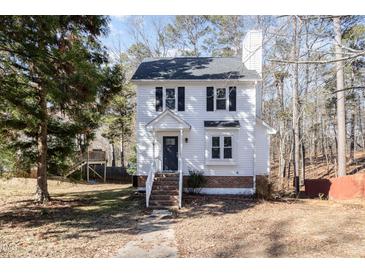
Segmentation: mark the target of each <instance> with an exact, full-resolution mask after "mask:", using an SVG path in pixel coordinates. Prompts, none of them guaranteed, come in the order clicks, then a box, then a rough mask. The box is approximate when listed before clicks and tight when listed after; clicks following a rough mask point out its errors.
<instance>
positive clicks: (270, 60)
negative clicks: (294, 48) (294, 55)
mask: <svg viewBox="0 0 365 274" xmlns="http://www.w3.org/2000/svg"><path fill="white" fill-rule="evenodd" d="M362 55H365V50H364V51H361V52H359V53H357V54H354V55H351V56H348V57H344V58H339V59H332V60H318V61H316V60H307V61H301V60H293V61H290V60H278V59H268V61H269V62H275V63H285V64H329V63H336V62H340V61H346V60H350V59H354V58H357V57H359V56H362Z"/></svg>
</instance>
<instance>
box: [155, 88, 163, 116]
mask: <svg viewBox="0 0 365 274" xmlns="http://www.w3.org/2000/svg"><path fill="white" fill-rule="evenodd" d="M156 111H162V87H156Z"/></svg>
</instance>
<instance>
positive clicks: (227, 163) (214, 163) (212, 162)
mask: <svg viewBox="0 0 365 274" xmlns="http://www.w3.org/2000/svg"><path fill="white" fill-rule="evenodd" d="M205 165H206V166H235V165H237V163H236V161H234V160H208V161H205Z"/></svg>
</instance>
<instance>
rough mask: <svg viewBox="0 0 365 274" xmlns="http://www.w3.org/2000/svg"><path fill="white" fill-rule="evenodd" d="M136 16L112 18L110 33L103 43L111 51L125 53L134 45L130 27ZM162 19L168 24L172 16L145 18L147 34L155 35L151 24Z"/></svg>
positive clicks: (103, 39)
mask: <svg viewBox="0 0 365 274" xmlns="http://www.w3.org/2000/svg"><path fill="white" fill-rule="evenodd" d="M133 17H134V18H135V17H136V16H127V15H124V16H111V17H110V18H111V21H110V24H109V28H110V32H109V35H108V36H107V37H103V38H102V42H103V43H104V45H105V46H107V47H108V49H109V50H112V51H115V50H119V49H120V50H122V51H125V50H127V49H128V48H129V46H130V45H131V44H132V43H133V35H132V34H131V33H130V30H129V27H128V25H129V24H130V21H131V20H132V19H133ZM156 18H158V19H160V20H161V21H162V22H166V21H168V20H170V19H171V16H144V22H145V24H144V27H145V30H146V32H147V33H149V34H150V35H151V36H153V35H154V32H153V31H152V26H151V24H149V23H150V22H151V20H152V19H156Z"/></svg>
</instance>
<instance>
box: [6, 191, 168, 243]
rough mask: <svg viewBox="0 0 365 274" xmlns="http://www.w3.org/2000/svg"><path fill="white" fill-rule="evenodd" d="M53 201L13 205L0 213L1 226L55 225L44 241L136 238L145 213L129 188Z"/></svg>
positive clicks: (140, 199)
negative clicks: (110, 235)
mask: <svg viewBox="0 0 365 274" xmlns="http://www.w3.org/2000/svg"><path fill="white" fill-rule="evenodd" d="M52 198H53V199H52V201H51V202H49V203H48V204H46V205H40V204H36V203H34V201H33V200H21V201H17V202H14V203H13V204H12V206H11V207H7V209H6V211H5V212H0V223H1V224H2V226H8V227H15V226H16V227H24V228H37V227H39V228H40V227H42V226H45V225H48V224H55V225H56V226H54V227H56V228H55V229H54V230H49V229H47V230H45V232H44V233H43V235H42V236H43V238H53V237H58V238H64V239H65V238H67V239H69V238H82V237H85V238H90V237H95V236H91V235H95V234H92V233H90V232H98V233H119V232H123V233H128V234H136V233H138V232H139V231H138V230H137V229H136V225H137V222H138V220H139V219H140V218H141V217H142V216H144V215H145V214H146V213H148V212H147V211H146V210H145V208H144V195H143V194H139V193H137V192H135V191H134V189H133V188H132V187H129V188H123V189H111V190H100V191H85V192H71V193H65V194H62V195H61V194H58V195H53V197H52ZM52 227H53V226H52ZM70 228H75V229H76V230H75V229H74V230H72V231H77V233H70V232H69V229H70ZM159 229H163V227H159Z"/></svg>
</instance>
